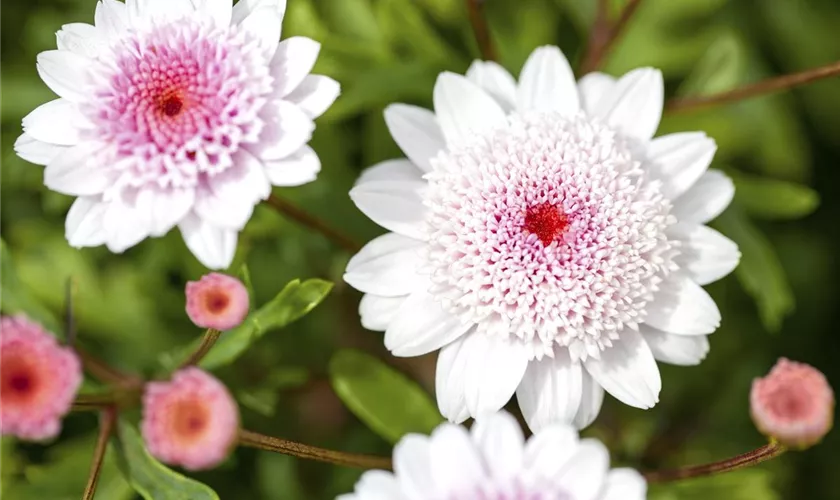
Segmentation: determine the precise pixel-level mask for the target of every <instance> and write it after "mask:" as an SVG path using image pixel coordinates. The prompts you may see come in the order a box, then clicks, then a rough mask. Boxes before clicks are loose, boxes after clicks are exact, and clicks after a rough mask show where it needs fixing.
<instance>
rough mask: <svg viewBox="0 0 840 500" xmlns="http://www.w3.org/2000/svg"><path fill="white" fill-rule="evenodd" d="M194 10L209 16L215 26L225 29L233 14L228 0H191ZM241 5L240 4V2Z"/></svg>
mask: <svg viewBox="0 0 840 500" xmlns="http://www.w3.org/2000/svg"><path fill="white" fill-rule="evenodd" d="M192 2H193V3H194V4H195V7H196V10H197V11H198V12H202V13H205V14H207V15H208V16H210V18H211V19H213V22H215V23H216V26H218V27H219V28H225V29H227V28H228V27H229V26H230V20H231V16H232V14H233V9H232V2H231V1H230V0H192ZM240 3H242V2H240Z"/></svg>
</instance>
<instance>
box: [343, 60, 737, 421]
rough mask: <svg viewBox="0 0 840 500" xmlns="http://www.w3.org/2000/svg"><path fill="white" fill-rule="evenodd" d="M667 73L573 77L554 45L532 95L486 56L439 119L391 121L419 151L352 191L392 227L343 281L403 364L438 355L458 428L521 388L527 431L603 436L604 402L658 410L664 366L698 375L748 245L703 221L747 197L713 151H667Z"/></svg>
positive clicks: (416, 111) (699, 137)
mask: <svg viewBox="0 0 840 500" xmlns="http://www.w3.org/2000/svg"><path fill="white" fill-rule="evenodd" d="M662 105H663V82H662V75H661V74H660V72H659V71H657V70H653V69H647V68H644V69H637V70H634V71H631V72H629V73H627V74H626V75H624V76H623V77H621V78H619V79H614V78H612V77H610V76H607V75H605V74H600V73H593V74H590V75H587V76H585V77H584V78H583V79H582V80H581V81H580V82H579V83H577V84H576V83H575V80H574V76H573V74H572V70H571V68H570V67H569V64H568V62H567V61H566V58H565V57H564V56H563V54H562V53H561V52H560V51H559V50H558V49H557V48H556V47H542V48H538V49H537V50H535V51H534V53H533V54H532V55H531V56H530V58H529V59H528V61H527V62H526V64H525V66H524V68H523V69H522V73H521V75H520V78H519V82H518V83H517V82H516V81H514V79H513V77H512V76H511V75H510V74H509V73H508V72H507V71H505V70H504V69H502V68H501V67H500V66H499V65H497V64H494V63H491V62H476V63H475V64H473V65H472V67H471V68H470V69H469V71H468V72H467V75H466V77H463V76H460V75H456V74H452V73H443V74H441V75H440V76H439V77H438V80H437V83H436V85H435V88H434V108H435V109H434V112H431V111H428V110H425V109H421V108H418V107H415V106H408V105H404V104H395V105H392V106H390V107H389V108H388V109H387V110H386V111H385V121H386V122H387V124H388V128H389V129H390V131H391V134H392V136H393V137H394V140H395V141H396V142H397V144H399V146H400V147H401V148H402V150H403V151H404V152H405V153H406V155H407V156H408V159H405V160H391V161H386V162H383V163H381V164H378V165H376V166H374V167H372V168H370V169H368V170H367V171H366V172H364V173H363V174H362V176H361V177H360V178H359V180H358V181H357V183H356V186H355V187H354V188H353V190H352V191H351V192H350V196H351V197H352V199H353V201H354V202H355V203H356V206H357V207H359V209H360V210H361V211H362V212H364V213H365V214H366V215H367V216H368V217H370V218H371V219H372V220H373V221H374V222H376V223H377V224H379V225H380V226H382V227H384V228H386V229H388V230H390V231H392V232H390V233H388V234H385V235H383V236H380V237H379V238H376V239H375V240H373V241H371V242H370V243H369V244H368V245H366V246H365V247H364V248H363V249H362V250H361V251H360V252H359V253H358V254H357V255H356V256H354V257H353V259H352V260H351V261H350V262H349V264H348V266H347V272H346V274H345V276H344V279H345V280H346V281H347V282H348V283H349V284H351V285H352V286H353V287H355V288H357V289H359V290H361V291H362V292H365V296H364V298H363V299H362V302H361V305H360V314H361V317H362V323H363V324H364V326H365V327H367V328H369V329H372V330H382V331H385V345H386V347H387V348H388V349H389V350H390V351H391V352H392V353H393V354H394V355H396V356H417V355H421V354H425V353H428V352H431V351H434V350H437V349H440V350H441V352H440V356H439V358H438V365H437V398H438V405H439V407H440V410H441V412H442V413H443V415H444V416H446V417H447V418H448V419H450V420H452V421H455V422H460V421H463V420H464V419H466V418H467V417H469V416H473V417H474V416H476V415H479V414H481V413H483V412H487V411H495V410H498V409H499V408H501V407H502V406H503V405H504V404H505V403H506V402H507V401H508V400H509V399H510V398H511V396H512V395H513V394H514V393H516V394H517V397H518V400H519V405H520V407H521V409H522V412H523V414H524V415H525V418H526V420H527V422H528V424H529V426H530V427H531V428H532V429H534V430H537V429H540V428H541V427H543V426H544V425H546V424H549V423H552V422H572V421H573V422H575V424H576V425H577V426H578V427H584V426H586V425H588V424H589V423H590V422H591V421H592V420H593V419H594V418H595V416H596V415H597V414H598V412H599V410H600V407H601V403H602V400H603V394H604V392H603V391H604V389H605V390H606V391H607V392H609V393H610V394H612V395H613V396H614V397H615V398H617V399H619V400H620V401H622V402H624V403H626V404H628V405H632V406H635V407H638V408H650V407H652V406H653V405H655V404H656V403H657V401H658V397H659V391H660V388H661V380H660V375H659V369H658V367H657V364H656V361H655V360H657V359H658V360H660V361H664V362H668V363H674V364H679V365H693V364H697V363H699V362H700V361H701V360H702V359H703V358H704V357H705V355H706V352H707V351H708V349H709V344H708V341H707V338H706V336H707V335H708V334H710V333H712V332H714V331H715V329H716V328H717V327H718V325H719V323H720V313H719V311H718V308H717V306H716V305H715V302H714V301H713V300H712V299H711V297H709V295H708V294H707V293H706V292H705V291H704V290H703V288H702V287H701V285H705V284H707V283H711V282H712V281H715V280H717V279H720V278H721V277H723V276H725V275H726V274H727V273H729V272H730V271H732V269H734V268H735V266H736V265H737V263H738V260H739V258H740V254H739V252H738V248H737V246H736V245H735V244H734V243H733V242H732V241H730V240H729V239H727V238H725V237H724V236H722V235H721V234H719V233H718V232H716V231H714V230H712V229H710V228H708V227H706V226H704V223H706V222H708V221H709V220H711V219H712V218H714V217H715V216H717V215H718V214H719V213H720V212H721V211H723V209H724V208H725V207H726V206H727V205H728V204H729V202H730V201H731V199H732V196H733V193H734V188H733V185H732V183H731V181H730V180H729V179H728V178H727V177H725V176H724V175H723V174H721V173H720V172H717V171H708V170H707V169H708V166H709V163H710V162H711V160H712V157H713V156H714V153H715V149H716V146H715V143H714V141H713V140H711V139H710V138H708V137H707V136H706V135H705V134H703V133H700V132H689V133H679V134H672V135H666V136H663V137H658V138H653V135H654V133H655V131H656V128H657V126H658V124H659V120H660V115H661V114H662Z"/></svg>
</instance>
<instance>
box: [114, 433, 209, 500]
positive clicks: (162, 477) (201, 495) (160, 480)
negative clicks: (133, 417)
mask: <svg viewBox="0 0 840 500" xmlns="http://www.w3.org/2000/svg"><path fill="white" fill-rule="evenodd" d="M117 430H118V432H117V435H116V436H115V437H114V438H113V439H112V442H113V443H114V448H115V450H116V451H117V463H118V464H119V466H120V469H121V470H122V471H123V474H124V475H125V477H126V479H128V482H129V483H130V484H131V486H132V487H133V488H134V490H135V491H136V492H137V493H139V494H140V495H141V496H142V497H143V498H145V499H146V500H219V495H217V494H216V492H215V491H213V490H212V489H211V488H210V487H209V486H207V485H206V484H203V483H200V482H198V481H196V480H194V479H190V478H188V477H186V476H183V475H181V474H179V473H177V472H175V471H174V470H172V469H170V468H168V467H166V466H165V465H163V464H162V463H160V462H158V461H157V460H155V458H154V457H152V456H151V455H150V454H149V452H148V450H146V447H145V446H144V445H143V440H142V439H141V438H140V435H139V434H138V432H137V430H135V429H134V427H132V425H131V424H129V423H128V422H126V421H124V420H123V419H120V420H119V421H118V423H117Z"/></svg>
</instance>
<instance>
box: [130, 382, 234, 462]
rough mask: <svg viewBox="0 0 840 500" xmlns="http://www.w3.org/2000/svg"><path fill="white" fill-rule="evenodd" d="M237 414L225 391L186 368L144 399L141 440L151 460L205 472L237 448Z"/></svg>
mask: <svg viewBox="0 0 840 500" xmlns="http://www.w3.org/2000/svg"><path fill="white" fill-rule="evenodd" d="M238 429H239V410H238V408H237V406H236V402H235V401H234V400H233V397H232V396H231V395H230V393H229V392H228V390H227V388H225V386H224V385H223V384H222V383H221V382H219V381H218V380H216V379H215V378H213V377H212V376H211V375H209V374H208V373H206V372H204V371H202V370H200V369H198V368H194V367H190V368H184V369H183V370H180V371H178V372H177V373H175V374H174V375H173V376H172V380H171V381H169V382H150V383H148V384H147V385H146V392H145V393H144V394H143V422H142V423H141V431H142V433H143V440H144V441H145V442H146V446H147V447H148V448H149V452H151V454H152V455H154V456H155V457H157V458H158V459H160V460H161V461H162V462H166V463H168V464H171V465H180V466H182V467H184V468H186V469H190V470H199V469H208V468H211V467H214V466H216V465H218V464H219V463H220V462H221V461H222V460H224V459H225V458H226V457H227V455H228V453H229V452H230V450H231V448H232V447H233V445H234V444H235V443H236V436H237V432H238Z"/></svg>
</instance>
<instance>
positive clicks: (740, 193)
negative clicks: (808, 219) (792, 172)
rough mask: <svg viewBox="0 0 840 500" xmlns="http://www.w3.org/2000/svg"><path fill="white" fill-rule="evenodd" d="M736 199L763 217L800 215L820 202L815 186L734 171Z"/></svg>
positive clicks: (809, 212)
mask: <svg viewBox="0 0 840 500" xmlns="http://www.w3.org/2000/svg"><path fill="white" fill-rule="evenodd" d="M733 180H734V181H735V200H736V201H737V202H738V204H739V205H740V206H741V207H742V208H743V209H744V211H746V212H747V213H748V214H750V215H753V216H755V217H757V218H761V219H799V218H802V217H805V216H806V215H810V214H811V213H812V212H813V211H814V210H816V209H817V206H818V205H819V203H820V197H819V195H818V194H817V192H816V191H814V190H813V189H811V188H809V187H806V186H803V185H801V184H796V183H793V182H787V181H778V180H774V179H770V178H768V177H758V176H754V175H747V174H736V175H733Z"/></svg>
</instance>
